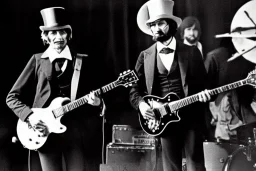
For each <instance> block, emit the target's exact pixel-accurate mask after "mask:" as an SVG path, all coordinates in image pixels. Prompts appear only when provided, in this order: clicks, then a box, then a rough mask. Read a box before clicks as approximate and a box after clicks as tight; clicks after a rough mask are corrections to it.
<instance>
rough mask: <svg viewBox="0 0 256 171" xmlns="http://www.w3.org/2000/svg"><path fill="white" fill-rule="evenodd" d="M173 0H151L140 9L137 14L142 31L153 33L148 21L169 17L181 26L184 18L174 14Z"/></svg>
mask: <svg viewBox="0 0 256 171" xmlns="http://www.w3.org/2000/svg"><path fill="white" fill-rule="evenodd" d="M173 5H174V2H173V1H172V0H149V1H148V2H146V3H145V4H144V5H143V6H142V7H141V8H140V9H139V12H138V15H137V24H138V26H139V28H140V29H141V31H143V32H144V33H146V34H149V35H152V33H151V30H150V28H149V26H148V25H147V24H148V23H151V22H154V21H156V20H159V19H164V18H169V19H172V20H173V21H175V22H176V23H177V27H179V26H180V24H181V22H182V20H181V19H180V18H179V17H176V16H174V15H173Z"/></svg>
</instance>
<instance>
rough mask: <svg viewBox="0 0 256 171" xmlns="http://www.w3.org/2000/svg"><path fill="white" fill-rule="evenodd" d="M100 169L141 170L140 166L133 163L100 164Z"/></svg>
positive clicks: (106, 170) (116, 170)
mask: <svg viewBox="0 0 256 171" xmlns="http://www.w3.org/2000/svg"><path fill="white" fill-rule="evenodd" d="M100 171H139V170H138V166H137V165H136V164H132V163H126V164H121V165H118V164H100Z"/></svg>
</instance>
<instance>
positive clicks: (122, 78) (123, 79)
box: [116, 70, 139, 87]
mask: <svg viewBox="0 0 256 171" xmlns="http://www.w3.org/2000/svg"><path fill="white" fill-rule="evenodd" d="M138 80H139V79H138V77H137V75H136V74H135V72H134V71H133V70H127V71H124V72H122V73H120V75H119V77H118V79H117V80H116V84H117V86H119V85H121V86H124V87H128V86H131V85H132V83H135V82H137V81H138Z"/></svg>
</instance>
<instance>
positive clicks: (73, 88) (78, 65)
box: [70, 53, 88, 101]
mask: <svg viewBox="0 0 256 171" xmlns="http://www.w3.org/2000/svg"><path fill="white" fill-rule="evenodd" d="M86 56H88V55H86V54H79V53H78V54H77V56H76V62H75V68H74V73H73V76H72V81H71V96H70V99H71V101H73V100H75V99H76V93H77V87H78V82H79V77H80V71H81V67H82V59H83V57H86Z"/></svg>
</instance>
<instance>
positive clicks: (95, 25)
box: [0, 0, 248, 166]
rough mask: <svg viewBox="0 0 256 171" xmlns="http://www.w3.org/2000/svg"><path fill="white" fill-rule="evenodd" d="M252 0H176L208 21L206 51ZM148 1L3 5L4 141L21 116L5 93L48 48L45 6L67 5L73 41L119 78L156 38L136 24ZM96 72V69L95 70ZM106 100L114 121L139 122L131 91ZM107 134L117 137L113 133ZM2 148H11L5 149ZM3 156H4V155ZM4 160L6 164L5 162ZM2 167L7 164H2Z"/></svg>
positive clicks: (183, 10)
mask: <svg viewBox="0 0 256 171" xmlns="http://www.w3.org/2000/svg"><path fill="white" fill-rule="evenodd" d="M247 1H248V0H215V1H212V0H176V1H175V6H174V13H175V14H176V15H177V16H179V17H181V18H184V17H186V16H187V15H194V16H196V17H198V18H199V20H200V22H201V25H202V37H201V42H202V44H203V47H204V53H205V54H206V53H207V52H209V51H210V50H212V49H214V48H216V47H218V45H219V40H216V39H215V38H214V35H215V34H220V33H225V32H227V31H229V28H230V23H231V21H232V18H233V16H234V14H235V12H236V11H237V10H238V9H239V7H241V6H242V5H243V4H244V3H245V2H247ZM145 2H146V0H8V1H3V2H2V6H1V18H0V21H1V23H0V29H1V45H0V47H1V66H2V67H1V73H2V76H3V77H2V83H1V87H2V88H1V90H2V94H3V95H2V98H1V106H2V112H1V113H0V123H1V124H0V145H2V146H3V145H6V144H7V145H8V144H9V143H10V142H11V137H12V136H13V135H15V126H16V122H17V118H16V116H14V114H13V113H12V112H11V111H10V110H9V109H8V108H7V106H6V104H5V97H6V95H7V93H8V91H9V90H10V88H11V86H12V85H13V84H14V81H15V80H16V79H17V77H18V75H19V74H20V72H21V71H22V69H23V68H24V66H25V64H26V63H27V61H28V60H29V58H30V57H31V55H32V54H34V53H38V52H42V51H44V50H45V47H44V46H43V44H42V41H41V39H40V30H39V26H40V25H42V24H43V21H42V18H41V15H40V12H39V11H40V10H41V9H42V8H45V7H51V6H63V7H65V8H66V10H67V11H68V13H69V18H68V20H69V21H70V24H71V25H72V28H73V40H72V42H71V45H72V46H73V47H74V48H75V49H77V51H79V52H80V53H88V54H89V55H91V56H93V57H94V58H95V60H96V61H98V63H97V64H96V65H95V69H96V70H97V69H98V68H99V67H100V68H101V71H104V72H102V73H101V77H100V78H95V79H101V80H102V81H103V82H105V83H108V82H111V81H114V80H115V79H116V78H117V77H118V75H119V73H121V72H123V71H125V70H127V69H133V68H134V65H135V62H136V59H137V56H138V55H139V52H140V51H141V50H143V49H145V48H147V47H148V46H149V45H151V44H152V43H153V42H152V40H151V37H149V36H147V35H145V34H144V33H143V32H141V31H140V30H139V29H138V27H137V23H136V16H137V12H138V10H139V8H140V7H141V6H142V5H143V4H144V3H145ZM92 72H93V71H92ZM106 100H107V101H108V102H107V103H108V106H107V108H108V110H107V113H106V116H107V121H108V122H109V123H110V124H131V125H134V126H139V123H138V118H137V113H136V112H135V111H134V110H133V109H132V108H131V107H130V104H129V101H128V89H126V88H123V87H120V88H118V89H115V90H114V91H112V92H109V93H108V95H107V97H106ZM106 136H109V137H110V136H111V134H110V133H109V134H107V135H106ZM1 149H5V148H2V147H0V151H1ZM0 159H1V158H0ZM0 164H1V163H0ZM1 166H2V165H1Z"/></svg>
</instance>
